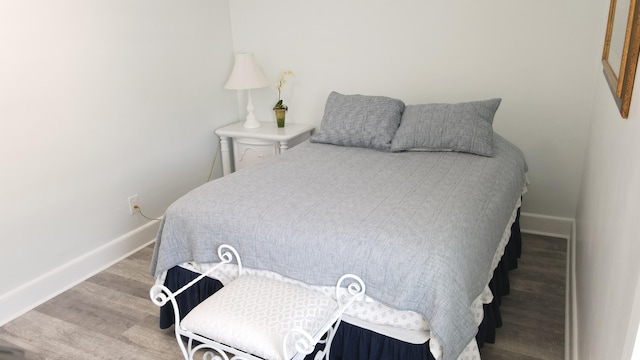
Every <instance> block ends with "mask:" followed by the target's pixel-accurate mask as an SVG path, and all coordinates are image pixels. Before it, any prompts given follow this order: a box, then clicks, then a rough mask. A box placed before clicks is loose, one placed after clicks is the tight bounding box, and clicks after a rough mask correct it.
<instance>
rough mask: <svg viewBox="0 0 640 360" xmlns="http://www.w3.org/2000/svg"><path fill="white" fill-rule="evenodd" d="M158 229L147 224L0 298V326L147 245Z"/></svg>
mask: <svg viewBox="0 0 640 360" xmlns="http://www.w3.org/2000/svg"><path fill="white" fill-rule="evenodd" d="M158 226H159V223H158V222H157V221H152V222H149V223H147V224H145V225H143V226H141V227H139V228H137V229H135V230H133V231H131V232H129V233H127V234H124V235H123V236H121V237H119V238H117V239H115V240H112V241H110V242H109V243H107V244H105V245H103V246H101V247H99V248H97V249H95V250H92V251H91V252H89V253H86V254H84V255H82V256H80V257H78V258H76V259H74V260H72V261H70V262H68V263H66V264H64V265H62V266H60V267H58V268H56V269H54V270H52V271H49V272H47V273H46V274H43V275H42V276H40V277H38V278H35V279H33V280H31V281H29V282H27V283H25V284H23V285H21V286H20V287H18V288H15V289H13V290H11V291H9V292H8V293H6V294H2V295H0V326H2V325H4V324H6V323H8V322H9V321H11V320H13V319H15V318H17V317H18V316H20V315H22V314H24V313H25V312H27V311H29V310H31V309H33V308H35V307H36V306H38V305H40V304H42V303H44V302H46V301H47V300H49V299H51V298H53V297H55V296H56V295H58V294H60V293H62V292H64V291H65V290H68V289H70V288H72V287H73V286H75V285H77V284H78V283H80V282H82V281H84V280H86V279H88V278H90V277H91V276H93V275H95V274H97V273H99V272H100V271H102V270H104V269H106V268H108V267H110V266H111V265H113V264H115V263H117V262H119V261H120V260H122V259H124V258H126V257H128V256H129V255H131V254H133V253H134V252H136V251H138V250H140V249H141V248H143V247H145V246H147V245H149V244H150V243H152V242H153V241H155V236H156V235H157V233H158Z"/></svg>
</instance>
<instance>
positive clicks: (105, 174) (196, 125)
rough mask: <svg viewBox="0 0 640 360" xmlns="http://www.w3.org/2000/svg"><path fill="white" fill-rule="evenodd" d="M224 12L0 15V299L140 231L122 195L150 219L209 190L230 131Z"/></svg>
mask: <svg viewBox="0 0 640 360" xmlns="http://www.w3.org/2000/svg"><path fill="white" fill-rule="evenodd" d="M228 6H229V5H228V1H219V0H217V1H210V0H190V1H170V0H135V1H130V0H92V1H85V0H60V1H47V0H3V1H1V2H0V44H2V46H1V50H0V51H1V54H0V169H1V170H0V171H1V174H0V184H1V185H0V199H1V201H0V274H3V275H2V281H0V299H1V298H2V295H3V294H6V293H7V292H8V291H10V290H12V289H15V288H16V287H18V285H20V284H22V283H25V282H27V281H30V280H33V279H35V278H37V277H38V276H41V275H43V274H47V273H48V272H50V271H51V270H52V269H55V268H58V267H60V266H62V265H63V264H67V263H68V262H69V261H71V260H73V259H76V258H78V257H81V256H82V255H84V254H87V253H89V252H91V251H93V250H95V249H97V248H99V247H101V246H103V245H104V244H107V243H109V242H110V241H112V240H114V239H116V238H119V237H120V236H121V235H123V234H126V233H129V232H131V231H132V230H135V229H138V228H140V227H141V226H142V225H144V224H146V220H144V219H143V218H141V217H140V216H131V215H130V214H129V209H128V204H127V197H128V196H130V195H133V194H138V195H139V201H140V204H141V205H142V207H143V209H144V211H145V213H147V214H148V215H151V216H160V215H162V213H163V211H164V209H166V207H167V206H168V205H169V204H170V203H171V202H172V201H174V200H175V199H176V198H178V197H179V196H181V195H182V194H184V193H186V192H187V191H189V190H191V189H192V188H194V187H196V186H198V185H200V184H203V183H204V182H205V181H206V180H207V178H208V175H209V170H210V167H211V164H212V160H213V157H214V153H215V151H216V147H217V145H216V142H217V139H216V138H215V137H214V134H213V130H214V129H215V128H217V127H219V126H221V125H223V124H227V123H229V122H232V121H234V120H235V119H236V118H237V107H236V98H235V94H234V93H233V92H230V91H226V90H223V89H222V86H223V84H224V82H225V81H226V77H227V76H228V74H229V72H230V69H231V66H232V61H233V50H232V46H231V27H230V23H229V8H228ZM218 165H219V164H218ZM220 173H221V171H220V168H219V166H218V169H217V171H216V176H219V175H220ZM151 238H152V237H151ZM151 238H150V239H149V240H151ZM8 274H11V276H9V275H8ZM0 320H1V319H0Z"/></svg>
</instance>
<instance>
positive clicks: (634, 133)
mask: <svg viewBox="0 0 640 360" xmlns="http://www.w3.org/2000/svg"><path fill="white" fill-rule="evenodd" d="M601 2H602V3H607V4H608V1H606V0H601ZM639 83H640V80H638V79H637V80H636V86H635V89H634V95H633V101H632V103H631V110H630V114H629V118H628V119H627V120H624V119H622V118H621V117H620V115H619V112H618V109H617V107H616V105H615V102H614V100H613V97H612V95H611V93H610V91H609V88H608V86H607V83H606V81H605V79H604V76H603V75H602V74H598V81H597V86H596V95H595V97H594V101H593V104H594V105H593V113H592V115H591V119H592V120H591V130H590V134H589V148H588V151H587V154H586V162H585V168H584V176H583V182H582V189H581V191H580V197H579V203H578V208H577V215H576V232H577V235H576V243H575V244H576V245H575V246H576V277H577V284H576V286H577V301H578V304H577V305H578V314H577V315H578V336H579V338H578V339H579V341H578V344H577V345H578V354H579V359H581V360H582V359H630V358H631V352H632V350H633V346H634V343H635V340H636V332H637V329H638V324H640V263H639V262H638V258H640V241H639V240H640V230H639V228H638V220H639V219H640V161H639V160H638V159H639V157H640V85H638V84H639ZM636 356H637V355H636Z"/></svg>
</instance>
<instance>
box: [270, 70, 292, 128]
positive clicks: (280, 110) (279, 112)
mask: <svg viewBox="0 0 640 360" xmlns="http://www.w3.org/2000/svg"><path fill="white" fill-rule="evenodd" d="M294 75H295V74H294V73H293V71H290V70H287V71H285V72H283V73H282V75H281V76H280V81H278V82H277V83H276V89H277V90H278V102H276V104H275V105H274V106H273V111H275V113H276V121H277V123H278V127H279V128H281V127H284V119H285V116H286V113H287V110H288V109H289V107H288V106H287V105H285V104H284V101H283V100H282V89H283V88H284V85H285V84H286V83H287V76H294Z"/></svg>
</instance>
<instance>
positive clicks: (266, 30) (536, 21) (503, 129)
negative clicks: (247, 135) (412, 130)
mask: <svg viewBox="0 0 640 360" xmlns="http://www.w3.org/2000/svg"><path fill="white" fill-rule="evenodd" d="M230 8H231V23H232V28H233V30H232V33H233V43H234V48H235V50H236V51H251V52H254V53H255V54H256V58H257V60H258V61H259V62H260V63H261V65H262V67H263V69H264V70H265V73H266V75H267V76H268V77H270V79H271V80H272V81H273V82H275V81H276V80H277V78H278V76H279V74H280V72H281V71H283V70H288V69H290V70H293V71H294V72H295V73H296V77H295V78H293V79H292V81H291V83H290V84H288V85H287V87H286V88H285V98H286V100H287V103H288V104H289V106H290V110H289V114H288V119H289V120H288V121H292V122H310V123H314V124H319V123H320V120H321V117H322V114H323V108H324V102H325V100H326V97H327V95H328V94H329V92H330V91H331V90H336V91H339V92H342V93H346V94H349V93H362V94H369V95H385V96H390V97H396V98H400V99H402V100H404V101H405V102H406V103H408V104H415V103H426V102H459V101H469V100H479V99H486V98H491V97H502V98H503V103H502V105H501V107H500V109H499V110H498V113H497V114H496V118H495V129H496V130H497V131H498V132H499V133H501V134H503V135H504V136H506V137H507V138H508V139H510V140H511V141H512V142H514V143H516V144H517V145H518V146H520V147H521V148H522V149H523V151H524V152H525V155H526V156H527V160H528V163H529V167H530V179H531V182H532V183H531V186H530V188H529V190H530V191H529V193H528V194H527V195H526V198H525V201H524V208H523V209H524V211H526V212H530V213H538V214H544V215H552V216H562V217H569V218H573V217H574V212H575V206H576V201H577V196H578V184H579V183H580V176H581V174H582V159H583V157H584V149H585V147H586V138H587V125H588V120H589V116H588V110H589V105H590V100H591V98H592V95H593V94H592V92H593V82H594V77H593V76H592V74H593V73H594V71H595V69H596V68H597V67H599V57H600V52H601V49H600V47H599V45H598V46H594V41H593V39H594V38H595V37H596V36H600V33H601V32H603V31H604V30H603V29H600V28H598V29H595V28H594V26H593V18H594V16H595V14H596V10H600V9H594V7H593V6H585V4H584V2H582V1H578V0H569V1H562V2H557V1H529V2H523V1H511V0H489V1H482V2H478V1H472V0H460V1H444V0H442V1H422V0H401V1H395V2H390V1H385V0H350V1H343V0H325V1H319V0H315V1H297V0H279V1H277V2H265V1H260V0H234V1H231V2H230ZM603 11H604V12H605V15H604V16H605V17H606V7H604V10H603ZM596 30H597V31H596ZM585 75H587V76H585ZM253 94H254V102H255V104H256V114H257V115H258V116H259V117H261V118H262V120H267V119H273V115H272V111H271V110H270V109H271V107H272V105H273V103H274V102H275V100H276V97H277V94H276V92H275V90H273V89H263V90H256V91H254V93H253Z"/></svg>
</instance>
